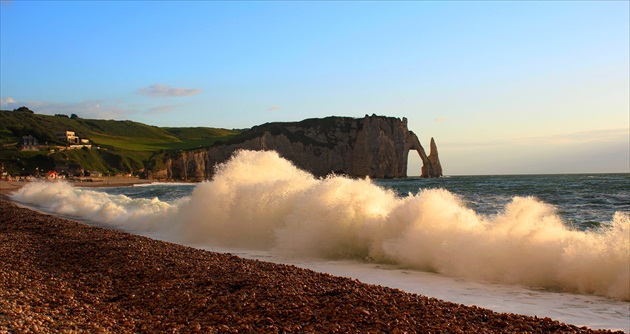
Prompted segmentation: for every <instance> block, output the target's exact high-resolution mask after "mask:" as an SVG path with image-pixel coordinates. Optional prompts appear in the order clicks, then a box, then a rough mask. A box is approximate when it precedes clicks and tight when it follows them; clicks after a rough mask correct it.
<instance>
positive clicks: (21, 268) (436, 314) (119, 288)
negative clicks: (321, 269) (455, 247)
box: [0, 200, 608, 333]
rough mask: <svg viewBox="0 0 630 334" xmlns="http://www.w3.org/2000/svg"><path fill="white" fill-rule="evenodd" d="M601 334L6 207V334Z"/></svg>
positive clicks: (0, 314)
mask: <svg viewBox="0 0 630 334" xmlns="http://www.w3.org/2000/svg"><path fill="white" fill-rule="evenodd" d="M5 332H6V333H30V332H39V333H76V332H82V333H84V332H90V333H322V332H323V333H330V332H343V333H405V332H407V333H480V332H482V333H512V332H519V333H522V332H532V333H595V332H608V331H592V330H590V329H588V328H585V327H581V328H578V327H576V326H572V325H566V324H563V323H560V322H557V321H554V320H551V319H549V318H536V317H529V316H522V315H516V314H507V313H495V312H492V311H490V310H487V309H482V308H477V307H474V306H473V307H466V306H462V305H459V304H454V303H449V302H444V301H440V300H438V299H434V298H427V297H423V296H420V295H416V294H410V293H405V292H402V291H400V290H397V289H391V288H386V287H381V286H375V285H368V284H363V283H360V282H359V281H356V280H352V279H347V278H341V277H335V276H332V275H328V274H322V273H316V272H313V271H310V270H306V269H300V268H297V267H295V266H289V265H280V264H272V263H267V262H262V261H256V260H247V259H242V258H238V257H236V256H232V255H230V254H219V253H212V252H207V251H201V250H196V249H193V248H189V247H184V246H179V245H175V244H170V243H165V242H161V241H156V240H152V239H149V238H145V237H141V236H135V235H130V234H127V233H123V232H119V231H114V230H108V229H103V228H97V227H90V226H87V225H84V224H81V223H77V222H73V221H68V220H64V219H59V218H56V217H52V216H48V215H43V214H39V213H36V212H34V211H31V210H27V209H23V208H19V207H17V206H15V205H13V204H12V203H9V202H6V201H1V200H0V333H5Z"/></svg>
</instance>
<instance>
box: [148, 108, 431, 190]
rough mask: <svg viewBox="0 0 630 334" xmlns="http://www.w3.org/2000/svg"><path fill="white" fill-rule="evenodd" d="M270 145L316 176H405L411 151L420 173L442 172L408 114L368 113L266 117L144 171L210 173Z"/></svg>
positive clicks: (185, 176) (175, 176) (181, 175)
mask: <svg viewBox="0 0 630 334" xmlns="http://www.w3.org/2000/svg"><path fill="white" fill-rule="evenodd" d="M242 149H245V150H274V151H276V152H278V153H279V154H280V156H282V157H283V158H285V159H287V160H289V161H291V162H292V163H293V164H295V165H296V166H297V167H298V168H300V169H303V170H306V171H308V172H310V173H312V174H314V175H315V176H325V175H328V174H330V173H336V174H344V175H349V176H352V177H372V178H401V177H406V176H407V158H408V156H409V152H410V151H415V152H416V153H417V154H418V155H419V156H420V158H421V160H422V166H418V169H419V170H421V172H422V176H423V177H440V176H442V166H441V164H440V160H439V158H438V154H437V145H436V144H435V141H434V140H433V139H431V151H430V154H429V155H427V154H426V152H425V150H424V148H423V147H422V145H421V144H420V141H419V140H418V137H417V136H416V135H415V134H414V133H413V132H412V131H409V129H408V128H407V119H406V118H403V119H400V118H396V117H386V116H376V115H372V116H368V115H366V116H365V117H364V118H350V117H327V118H321V119H307V120H303V121H301V122H286V123H280V122H276V123H266V124H263V125H259V126H255V127H253V128H251V129H249V130H247V131H245V132H243V133H241V134H240V135H239V136H237V137H234V138H232V139H230V140H229V141H227V142H220V143H216V144H215V145H213V146H212V147H208V148H203V149H199V150H192V151H182V152H179V153H177V154H173V155H171V156H170V157H168V158H167V159H166V160H165V163H164V165H165V166H166V168H164V169H162V170H159V171H156V172H153V173H151V175H148V176H147V177H149V178H153V179H170V180H186V181H203V180H208V179H211V178H212V175H213V173H214V166H216V165H217V164H219V163H222V162H225V161H226V160H228V159H229V158H230V156H231V155H232V154H233V153H234V152H235V151H237V150H242Z"/></svg>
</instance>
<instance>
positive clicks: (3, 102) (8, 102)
mask: <svg viewBox="0 0 630 334" xmlns="http://www.w3.org/2000/svg"><path fill="white" fill-rule="evenodd" d="M13 105H17V101H16V100H14V99H13V98H12V97H10V96H7V97H5V98H1V99H0V106H2V107H7V106H13Z"/></svg>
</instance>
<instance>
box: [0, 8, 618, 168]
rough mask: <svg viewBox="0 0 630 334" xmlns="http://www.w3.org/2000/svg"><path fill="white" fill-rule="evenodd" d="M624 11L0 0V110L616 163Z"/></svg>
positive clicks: (466, 164)
mask: <svg viewBox="0 0 630 334" xmlns="http://www.w3.org/2000/svg"><path fill="white" fill-rule="evenodd" d="M629 21H630V8H629V2H628V1H593V2H590V1H559V2H553V1H541V2H536V1H504V2H502V1H487V2H475V1H465V2H464V1H445V2H440V1H419V2H395V1H393V2H378V1H369V2H361V1H349V2H336V1H330V2H329V1H326V2H317V1H305V2H297V1H296V2H291V1H287V2H285V1H278V2H264V1H251V2H250V1H243V2H215V1H190V2H186V1H172V2H169V1H137V2H133V1H20V0H13V1H6V0H2V1H0V98H1V100H0V108H1V109H5V110H6V109H8V110H12V109H15V108H18V107H20V106H27V107H28V108H30V109H31V110H33V111H35V112H36V113H41V114H51V115H52V114H58V113H61V114H67V115H70V114H72V113H74V114H77V115H78V116H79V117H82V118H99V119H116V120H133V121H137V122H142V123H146V124H150V125H155V126H164V127H165V126H175V127H196V126H207V127H220V128H229V129H232V128H237V129H242V128H249V127H252V126H255V125H258V124H262V123H266V122H275V121H300V120H303V119H306V118H315V117H326V116H333V115H334V116H350V117H364V116H365V115H366V114H367V115H372V114H377V115H385V116H393V117H400V118H402V117H406V118H407V119H408V127H409V129H410V130H411V131H413V132H414V133H416V134H417V135H418V137H419V139H420V142H421V143H422V145H423V146H424V148H425V149H426V150H427V153H428V150H429V142H430V139H431V138H432V137H433V138H435V141H436V143H437V146H438V151H439V156H440V160H441V162H442V166H443V169H444V174H445V175H488V174H490V175H494V174H541V173H542V174H547V173H606V172H625V173H628V172H630V153H629V152H630V74H629V73H630V23H629ZM413 153H414V152H411V153H410V159H409V165H410V168H409V171H408V174H409V175H418V174H419V173H420V165H421V162H420V159H419V158H417V157H416V155H414V154H413Z"/></svg>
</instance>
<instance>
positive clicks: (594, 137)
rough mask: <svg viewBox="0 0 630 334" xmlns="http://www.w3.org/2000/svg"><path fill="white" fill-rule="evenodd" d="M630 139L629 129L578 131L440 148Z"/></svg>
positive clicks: (551, 144) (561, 143)
mask: <svg viewBox="0 0 630 334" xmlns="http://www.w3.org/2000/svg"><path fill="white" fill-rule="evenodd" d="M628 138H630V129H628V128H625V129H624V128H618V129H604V130H591V131H578V132H571V133H562V134H552V135H546V136H532V137H517V138H497V139H494V140H483V141H475V140H471V141H467V142H443V143H441V145H440V146H442V147H449V148H450V149H463V150H470V149H481V148H493V147H498V146H512V147H519V146H520V147H524V146H540V147H543V146H544V147H550V146H556V147H563V146H570V145H584V144H598V143H602V144H605V143H613V142H627V141H628Z"/></svg>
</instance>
